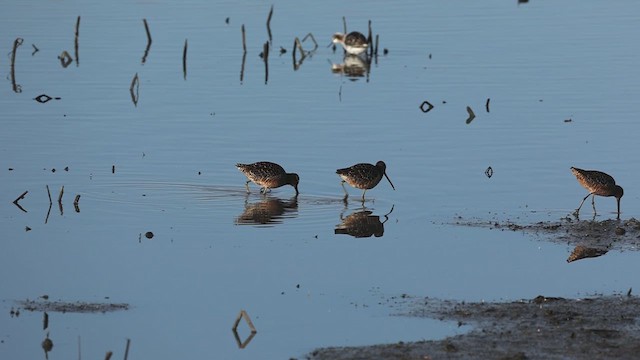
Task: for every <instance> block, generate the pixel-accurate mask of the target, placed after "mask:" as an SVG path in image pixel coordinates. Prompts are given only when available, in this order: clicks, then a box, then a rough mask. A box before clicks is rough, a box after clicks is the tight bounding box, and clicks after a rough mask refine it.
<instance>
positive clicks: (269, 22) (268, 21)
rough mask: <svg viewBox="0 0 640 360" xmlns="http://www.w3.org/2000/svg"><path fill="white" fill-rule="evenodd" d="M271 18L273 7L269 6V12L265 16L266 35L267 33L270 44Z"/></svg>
mask: <svg viewBox="0 0 640 360" xmlns="http://www.w3.org/2000/svg"><path fill="white" fill-rule="evenodd" d="M272 16H273V5H271V10H269V16H267V33H269V42H271V40H272V39H271V17H272Z"/></svg>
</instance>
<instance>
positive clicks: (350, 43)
mask: <svg viewBox="0 0 640 360" xmlns="http://www.w3.org/2000/svg"><path fill="white" fill-rule="evenodd" d="M331 41H332V42H333V43H334V44H341V45H342V47H343V48H344V50H345V51H346V52H347V53H348V54H353V55H359V54H362V53H363V52H364V51H365V50H367V47H368V46H369V42H368V41H367V38H366V37H364V35H362V33H359V32H357V31H352V32H350V33H348V34H343V33H335V34H333V36H332V38H331Z"/></svg>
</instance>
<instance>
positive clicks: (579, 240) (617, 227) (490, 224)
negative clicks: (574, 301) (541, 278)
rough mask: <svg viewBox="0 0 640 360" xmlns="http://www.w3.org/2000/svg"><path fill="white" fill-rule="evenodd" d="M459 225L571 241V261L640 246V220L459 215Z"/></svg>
mask: <svg viewBox="0 0 640 360" xmlns="http://www.w3.org/2000/svg"><path fill="white" fill-rule="evenodd" d="M454 224H455V225H459V226H473V227H484V228H489V229H492V230H501V231H509V230H510V231H520V232H524V233H526V234H529V235H531V236H534V237H536V238H540V240H544V241H551V242H554V243H560V244H568V245H572V246H574V247H575V248H574V249H573V251H572V253H571V254H570V255H569V257H568V258H567V262H572V261H576V260H581V259H586V258H590V257H598V256H602V255H605V254H606V253H608V252H609V251H612V250H614V251H638V250H639V249H640V221H639V220H636V219H635V218H630V219H627V220H614V219H608V220H603V221H596V220H578V219H576V218H575V217H571V216H567V217H564V218H561V219H560V220H558V221H542V222H537V223H533V224H519V223H517V222H513V221H508V220H507V221H497V220H494V221H486V220H484V221H482V220H473V219H472V220H468V219H464V218H462V217H458V218H457V219H456V220H455V222H454Z"/></svg>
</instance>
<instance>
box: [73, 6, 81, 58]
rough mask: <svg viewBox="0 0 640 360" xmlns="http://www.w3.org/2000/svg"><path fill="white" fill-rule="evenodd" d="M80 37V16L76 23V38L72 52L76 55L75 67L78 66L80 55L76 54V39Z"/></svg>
mask: <svg viewBox="0 0 640 360" xmlns="http://www.w3.org/2000/svg"><path fill="white" fill-rule="evenodd" d="M79 37H80V16H78V20H77V21H76V38H75V43H74V50H75V55H76V66H80V55H79V54H78V38H79Z"/></svg>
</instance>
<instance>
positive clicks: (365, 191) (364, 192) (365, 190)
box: [362, 189, 367, 205]
mask: <svg viewBox="0 0 640 360" xmlns="http://www.w3.org/2000/svg"><path fill="white" fill-rule="evenodd" d="M366 193H367V189H364V191H363V192H362V204H363V205H364V194H366Z"/></svg>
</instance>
